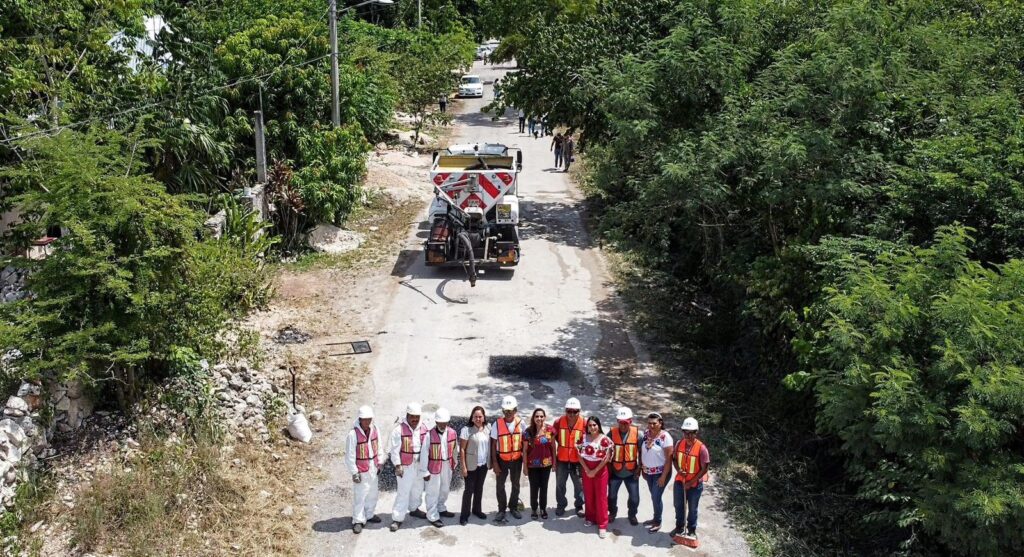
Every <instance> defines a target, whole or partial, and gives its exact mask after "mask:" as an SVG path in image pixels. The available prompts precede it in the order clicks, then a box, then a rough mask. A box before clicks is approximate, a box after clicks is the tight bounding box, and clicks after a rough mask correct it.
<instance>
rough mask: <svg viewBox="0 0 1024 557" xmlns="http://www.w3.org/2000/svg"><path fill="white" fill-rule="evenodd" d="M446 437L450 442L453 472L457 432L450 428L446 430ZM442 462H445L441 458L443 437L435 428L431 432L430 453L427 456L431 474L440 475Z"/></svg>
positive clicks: (449, 453)
mask: <svg viewBox="0 0 1024 557" xmlns="http://www.w3.org/2000/svg"><path fill="white" fill-rule="evenodd" d="M445 436H446V437H447V439H446V440H447V442H448V460H449V461H450V462H451V466H452V470H454V469H455V440H456V435H455V430H454V429H452V428H450V427H449V428H448V429H446V430H445ZM421 450H422V449H421ZM442 462H444V459H443V458H441V435H439V434H438V433H437V428H434V429H431V430H430V453H429V454H428V456H427V471H428V472H430V473H431V474H440V473H441V463H442Z"/></svg>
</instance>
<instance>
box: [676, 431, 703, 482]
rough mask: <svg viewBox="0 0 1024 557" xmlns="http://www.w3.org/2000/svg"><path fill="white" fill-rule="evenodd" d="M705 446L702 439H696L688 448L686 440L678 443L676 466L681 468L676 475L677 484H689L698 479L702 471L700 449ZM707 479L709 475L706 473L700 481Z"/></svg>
mask: <svg viewBox="0 0 1024 557" xmlns="http://www.w3.org/2000/svg"><path fill="white" fill-rule="evenodd" d="M703 446H704V444H703V443H701V442H700V439H694V440H693V444H692V445H690V446H689V447H686V439H683V440H682V441H680V442H678V443H676V465H677V466H678V467H679V468H678V470H679V472H677V473H676V481H677V482H683V483H689V482H691V481H693V480H695V479H696V478H697V472H699V471H700V449H701V447H703ZM707 479H708V473H707V472H704V476H703V477H702V478H701V479H700V481H702V482H703V481H705V480H707Z"/></svg>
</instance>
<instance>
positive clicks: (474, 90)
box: [459, 75, 484, 98]
mask: <svg viewBox="0 0 1024 557" xmlns="http://www.w3.org/2000/svg"><path fill="white" fill-rule="evenodd" d="M459 96H460V97H479V98H483V96H484V80H482V79H480V76H478V75H464V76H462V81H461V82H460V83H459Z"/></svg>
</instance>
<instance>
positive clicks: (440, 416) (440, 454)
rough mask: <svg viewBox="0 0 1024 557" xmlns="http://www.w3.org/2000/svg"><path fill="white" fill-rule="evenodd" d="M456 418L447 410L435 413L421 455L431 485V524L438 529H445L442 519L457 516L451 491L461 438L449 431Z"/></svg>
mask: <svg viewBox="0 0 1024 557" xmlns="http://www.w3.org/2000/svg"><path fill="white" fill-rule="evenodd" d="M451 419H452V415H451V414H450V413H449V412H448V410H446V409H444V408H438V409H437V412H434V423H435V425H434V427H433V429H431V430H430V433H428V434H427V438H426V440H427V443H426V444H425V445H424V446H423V449H422V450H421V451H420V470H421V473H422V474H423V480H424V481H426V482H427V490H426V491H427V520H428V521H429V522H430V523H431V524H433V525H434V526H436V527H438V528H440V527H442V526H444V523H443V522H441V517H442V516H443V517H445V518H451V517H453V516H455V513H453V512H450V511H448V507H447V506H446V505H445V503H446V502H447V501H448V490H449V489H451V485H452V471H453V470H455V462H456V458H457V456H458V454H459V444H458V435H456V434H455V430H454V429H452V428H450V427H448V422H449V421H451Z"/></svg>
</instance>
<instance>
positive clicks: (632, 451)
mask: <svg viewBox="0 0 1024 557" xmlns="http://www.w3.org/2000/svg"><path fill="white" fill-rule="evenodd" d="M615 420H616V421H617V422H618V427H614V428H612V431H611V435H610V437H611V438H612V443H614V444H615V450H614V452H613V453H612V463H611V468H612V470H611V479H610V481H609V483H608V522H614V521H615V515H616V514H618V509H619V502H618V498H619V488H620V487H622V485H623V484H625V486H626V493H627V495H628V497H627V498H626V510H627V511H628V513H629V515H628V516H629V523H630V524H632V525H633V526H636V525H637V524H638V522H637V519H636V511H637V508H639V506H640V428H638V427H637V426H635V425H633V411H632V410H630V409H629V408H627V407H625V406H623V407H622V408H619V410H618V411H617V412H616V413H615Z"/></svg>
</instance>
